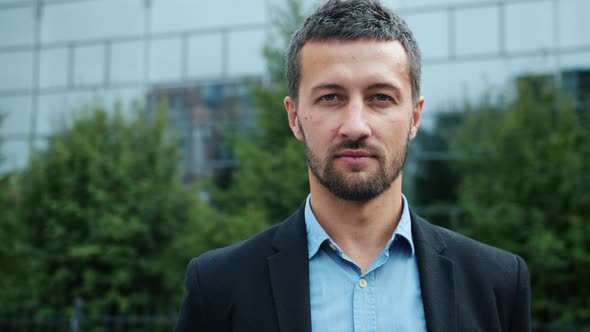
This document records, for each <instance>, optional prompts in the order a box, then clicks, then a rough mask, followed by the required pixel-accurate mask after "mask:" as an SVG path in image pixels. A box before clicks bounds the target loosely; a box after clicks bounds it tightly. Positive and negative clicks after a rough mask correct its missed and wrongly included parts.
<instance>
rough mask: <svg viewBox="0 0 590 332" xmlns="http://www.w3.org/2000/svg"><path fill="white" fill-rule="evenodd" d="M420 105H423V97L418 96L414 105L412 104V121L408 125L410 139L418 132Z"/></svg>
mask: <svg viewBox="0 0 590 332" xmlns="http://www.w3.org/2000/svg"><path fill="white" fill-rule="evenodd" d="M422 107H424V97H422V96H420V98H419V99H418V102H417V103H416V105H414V111H413V112H412V123H411V125H410V140H413V139H414V137H416V134H417V133H418V128H419V127H420V120H422Z"/></svg>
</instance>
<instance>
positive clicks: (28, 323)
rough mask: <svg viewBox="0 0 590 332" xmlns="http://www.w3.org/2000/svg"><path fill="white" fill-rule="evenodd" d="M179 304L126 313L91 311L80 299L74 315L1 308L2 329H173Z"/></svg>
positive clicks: (69, 331)
mask: <svg viewBox="0 0 590 332" xmlns="http://www.w3.org/2000/svg"><path fill="white" fill-rule="evenodd" d="M177 310H178V308H177V307H174V308H168V309H163V308H159V309H153V308H141V309H138V310H132V311H130V312H128V313H125V314H108V313H102V314H97V313H89V312H87V310H85V308H84V304H83V301H81V300H76V301H75V304H74V309H73V310H72V312H71V314H69V315H67V314H63V315H43V314H39V313H36V312H34V311H33V310H30V309H26V310H25V309H18V308H12V309H2V308H0V331H2V332H62V331H63V332H107V331H109V332H119V331H133V332H134V331H137V332H140V331H141V332H164V331H167V332H168V331H172V330H173V329H174V325H175V323H176V317H177Z"/></svg>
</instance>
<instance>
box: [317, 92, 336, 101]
mask: <svg viewBox="0 0 590 332" xmlns="http://www.w3.org/2000/svg"><path fill="white" fill-rule="evenodd" d="M320 100H322V101H336V100H338V96H337V95H335V94H333V93H332V94H329V95H325V96H321V97H320Z"/></svg>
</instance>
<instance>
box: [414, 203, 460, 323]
mask: <svg viewBox="0 0 590 332" xmlns="http://www.w3.org/2000/svg"><path fill="white" fill-rule="evenodd" d="M411 218H412V236H413V238H414V245H415V249H416V260H417V262H418V271H419V274H420V287H421V290H422V301H423V304H424V315H425V318H426V327H427V329H428V331H429V332H435V331H445V332H446V331H456V330H457V303H456V298H455V274H454V268H453V261H452V260H450V259H448V258H446V257H445V256H444V250H445V248H446V244H445V242H444V241H443V239H442V238H441V237H440V235H439V234H438V231H437V230H436V228H435V227H434V226H432V225H431V224H429V223H428V222H426V221H424V220H423V219H422V218H420V217H418V216H417V215H416V214H414V213H412V212H411Z"/></svg>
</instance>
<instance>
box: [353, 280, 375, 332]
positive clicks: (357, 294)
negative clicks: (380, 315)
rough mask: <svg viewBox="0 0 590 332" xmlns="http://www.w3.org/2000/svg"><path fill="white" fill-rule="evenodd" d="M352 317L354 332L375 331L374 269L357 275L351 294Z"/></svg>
mask: <svg viewBox="0 0 590 332" xmlns="http://www.w3.org/2000/svg"><path fill="white" fill-rule="evenodd" d="M353 319H354V331H355V332H376V331H377V308H376V304H375V273H374V271H372V272H370V273H367V274H365V275H363V276H361V277H359V278H358V280H357V281H356V285H355V288H354V294H353Z"/></svg>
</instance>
